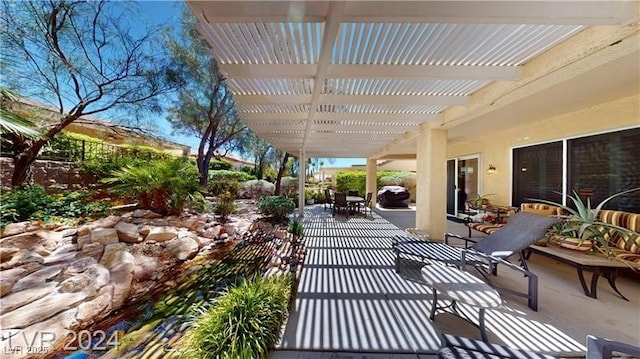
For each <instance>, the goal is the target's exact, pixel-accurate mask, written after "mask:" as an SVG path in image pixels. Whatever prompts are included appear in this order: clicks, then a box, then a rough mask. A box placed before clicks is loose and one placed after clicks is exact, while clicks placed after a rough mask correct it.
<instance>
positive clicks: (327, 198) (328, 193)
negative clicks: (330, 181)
mask: <svg viewBox="0 0 640 359" xmlns="http://www.w3.org/2000/svg"><path fill="white" fill-rule="evenodd" d="M327 206H328V207H329V209H333V198H331V191H329V189H328V188H325V190H324V210H325V211H326V210H327Z"/></svg>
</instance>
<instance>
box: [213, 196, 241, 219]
mask: <svg viewBox="0 0 640 359" xmlns="http://www.w3.org/2000/svg"><path fill="white" fill-rule="evenodd" d="M235 198H236V197H235V195H233V194H231V193H229V192H227V193H223V194H221V195H220V196H219V197H218V202H217V203H216V205H215V209H214V212H215V213H216V214H217V215H219V216H220V218H221V219H222V220H223V221H224V220H226V219H227V218H228V217H229V215H230V214H232V213H233V212H234V211H235V210H236V206H235V204H234V203H233V201H234V200H235Z"/></svg>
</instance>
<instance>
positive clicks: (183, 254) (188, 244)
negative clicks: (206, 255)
mask: <svg viewBox="0 0 640 359" xmlns="http://www.w3.org/2000/svg"><path fill="white" fill-rule="evenodd" d="M166 247H167V249H168V250H169V252H171V253H173V255H174V256H175V257H176V258H177V259H178V260H181V261H183V260H186V259H189V258H192V257H194V256H195V255H196V254H197V253H198V248H199V247H198V242H196V241H195V240H194V239H193V238H190V237H182V238H176V239H172V240H170V241H168V242H167V244H166Z"/></svg>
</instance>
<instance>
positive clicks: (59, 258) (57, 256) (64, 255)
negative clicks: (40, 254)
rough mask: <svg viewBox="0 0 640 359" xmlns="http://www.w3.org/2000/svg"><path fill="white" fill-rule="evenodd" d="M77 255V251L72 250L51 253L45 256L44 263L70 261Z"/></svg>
mask: <svg viewBox="0 0 640 359" xmlns="http://www.w3.org/2000/svg"><path fill="white" fill-rule="evenodd" d="M77 255H78V252H76V251H74V252H56V253H52V254H51V255H50V256H47V257H46V258H45V259H44V264H47V265H48V264H53V263H64V262H70V261H73V260H74V259H75V258H76V256H77Z"/></svg>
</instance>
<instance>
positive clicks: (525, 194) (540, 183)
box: [512, 141, 563, 207]
mask: <svg viewBox="0 0 640 359" xmlns="http://www.w3.org/2000/svg"><path fill="white" fill-rule="evenodd" d="M562 166H563V161H562V141H557V142H552V143H545V144H542V145H536V146H529V147H522V148H515V149H514V150H513V196H512V198H513V199H512V202H513V203H512V205H513V206H516V207H520V204H521V203H522V202H531V201H532V199H545V200H548V201H553V202H562Z"/></svg>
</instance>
